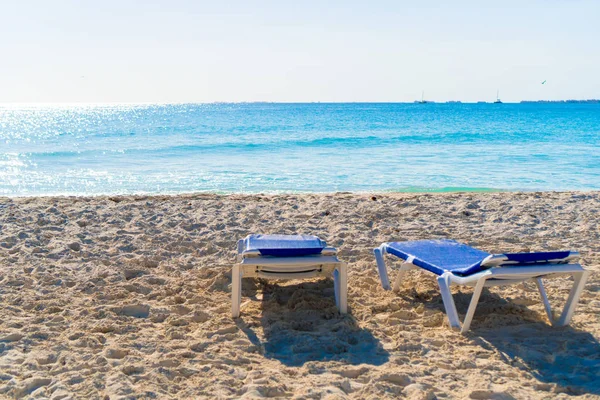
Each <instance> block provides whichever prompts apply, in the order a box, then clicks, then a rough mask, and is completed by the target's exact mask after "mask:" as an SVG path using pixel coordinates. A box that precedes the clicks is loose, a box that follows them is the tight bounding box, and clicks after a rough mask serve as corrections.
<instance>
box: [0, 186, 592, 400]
mask: <svg viewBox="0 0 600 400" xmlns="http://www.w3.org/2000/svg"><path fill="white" fill-rule="evenodd" d="M372 196H373V195H366V194H365V195H358V194H347V193H337V194H324V195H316V194H302V195H231V196H221V195H204V194H198V195H185V196H154V197H134V196H130V197H95V198H85V197H80V198H59V197H56V198H53V197H48V198H17V199H8V198H0V397H6V398H20V397H28V396H30V397H31V398H51V399H69V398H90V399H117V398H157V399H169V398H240V397H242V398H262V397H287V398H295V399H344V398H361V399H362V398H373V399H383V398H399V397H400V398H411V399H433V398H440V399H444V398H472V399H512V398H515V399H525V398H533V399H535V398H567V397H572V396H580V397H581V398H600V343H599V340H600V316H599V315H600V296H599V294H600V278H599V274H598V272H599V271H600V225H599V221H600V193H597V192H590V193H577V192H574V193H480V194H468V193H466V194H465V193H462V194H461V193H454V194H385V195H383V194H376V195H375V196H376V198H372ZM248 233H284V234H292V233H304V234H314V235H318V236H320V237H321V238H323V239H325V240H326V241H327V242H328V244H329V245H331V246H335V247H337V248H338V249H339V257H340V258H341V259H342V260H345V261H347V262H348V263H349V314H348V315H345V316H342V315H340V314H339V313H338V312H337V309H336V307H335V302H334V299H333V285H332V281H331V280H328V279H325V280H318V279H315V280H312V281H279V282H278V281H262V280H252V279H245V280H244V283H243V299H242V304H243V305H242V316H241V318H240V319H238V320H233V319H232V318H231V317H230V289H231V264H232V263H233V262H234V259H235V243H236V240H237V239H239V238H242V237H244V236H245V235H246V234H248ZM444 237H449V238H454V239H457V240H460V241H463V242H466V243H469V244H471V245H474V246H477V247H480V248H482V249H484V250H486V251H490V252H502V251H530V250H531V251H533V250H552V249H574V250H578V251H580V252H581V255H582V259H581V262H582V264H583V265H584V266H585V267H586V268H588V269H589V270H591V271H592V274H591V276H590V279H589V281H588V283H587V285H586V287H585V290H584V292H583V295H582V298H581V303H580V305H579V308H578V309H577V312H576V314H575V316H574V318H573V321H572V325H571V326H570V327H565V328H552V327H550V326H549V325H548V321H547V318H546V316H545V314H544V311H543V307H542V305H541V303H540V301H539V298H538V293H537V291H536V287H535V285H534V284H533V283H525V284H519V285H515V286H512V287H508V288H492V289H491V290H489V291H488V290H485V291H484V294H483V295H482V299H481V303H480V306H479V308H478V310H477V312H476V314H475V318H474V321H473V324H472V331H471V332H470V333H469V334H467V335H464V336H463V335H460V334H459V333H457V332H455V331H453V330H450V329H449V328H448V326H447V323H446V322H445V319H444V314H443V306H442V302H441V299H440V296H439V292H438V290H437V288H436V283H435V280H434V279H433V278H432V276H431V275H427V274H425V273H421V272H418V271H416V272H411V273H410V274H409V276H408V277H407V279H406V281H405V282H404V283H403V285H402V288H401V291H400V292H399V293H393V292H389V291H384V290H383V289H382V288H381V286H380V284H379V281H378V276H377V274H376V269H375V263H374V258H373V255H372V248H373V247H376V246H378V245H379V244H380V243H381V242H384V241H392V240H394V241H398V240H413V239H423V238H444ZM395 265H396V266H397V265H398V263H395ZM394 276H395V273H392V275H391V278H392V279H393V278H394ZM571 282H572V281H571V280H570V279H567V278H560V279H554V280H548V281H547V287H548V294H549V296H550V298H551V302H552V304H553V305H554V306H555V307H556V310H557V311H558V312H559V311H560V308H561V307H562V301H563V300H564V299H566V296H567V294H568V291H569V288H570V284H571ZM454 293H455V299H456V302H457V306H458V308H459V313H463V314H464V312H465V310H466V307H467V305H468V301H469V299H470V296H469V293H470V290H469V289H460V290H459V289H454Z"/></svg>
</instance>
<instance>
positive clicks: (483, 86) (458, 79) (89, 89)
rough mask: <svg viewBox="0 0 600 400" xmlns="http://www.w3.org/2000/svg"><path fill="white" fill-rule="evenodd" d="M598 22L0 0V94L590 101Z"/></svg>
mask: <svg viewBox="0 0 600 400" xmlns="http://www.w3.org/2000/svg"><path fill="white" fill-rule="evenodd" d="M484 3H485V4H484ZM598 21H600V1H597V0H589V1H586V0H544V1H542V0H529V1H523V0H519V1H513V0H502V1H485V2H484V1H470V0H454V1H419V2H416V1H414V0H413V1H403V0H390V1H384V0H380V1H378V0H372V1H362V0H361V1H355V0H345V1H342V0H330V1H316V0H305V1H287V0H278V1H252V0H245V1H244V0H229V1H210V2H208V1H202V0H144V1H142V0H102V1H97V0H93V1H92V0H53V1H47V0H19V1H15V0H0V102H2V103H29V102H33V103H79V102H82V103H111V102H123V103H140V102H141V103H148V102H159V103H165V102H176V103H179V102H242V101H273V102H316V101H321V102H354V101H365V102H405V101H413V100H416V99H420V98H421V96H422V93H423V92H424V97H425V99H426V100H432V101H448V100H460V101H493V100H495V98H496V93H497V90H499V95H500V98H501V99H502V100H503V101H506V102H510V101H520V100H523V99H526V100H537V99H543V100H558V99H588V98H600V74H599V72H598V71H600V23H599V22H598ZM544 80H546V83H545V84H543V85H542V84H541V82H543V81H544Z"/></svg>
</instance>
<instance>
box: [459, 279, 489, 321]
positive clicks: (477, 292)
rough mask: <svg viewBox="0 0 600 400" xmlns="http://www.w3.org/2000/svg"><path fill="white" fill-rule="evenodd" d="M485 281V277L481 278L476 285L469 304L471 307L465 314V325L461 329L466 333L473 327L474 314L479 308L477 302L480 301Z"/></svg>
mask: <svg viewBox="0 0 600 400" xmlns="http://www.w3.org/2000/svg"><path fill="white" fill-rule="evenodd" d="M485 281H486V280H485V279H480V280H478V281H477V284H476V285H475V290H474V291H473V297H471V303H470V304H469V309H468V310H467V315H465V320H464V322H463V326H462V329H461V330H460V333H465V332H466V331H468V330H469V328H470V327H471V321H472V320H473V315H475V309H476V308H477V304H478V303H479V296H481V291H482V290H483V286H484V285H485Z"/></svg>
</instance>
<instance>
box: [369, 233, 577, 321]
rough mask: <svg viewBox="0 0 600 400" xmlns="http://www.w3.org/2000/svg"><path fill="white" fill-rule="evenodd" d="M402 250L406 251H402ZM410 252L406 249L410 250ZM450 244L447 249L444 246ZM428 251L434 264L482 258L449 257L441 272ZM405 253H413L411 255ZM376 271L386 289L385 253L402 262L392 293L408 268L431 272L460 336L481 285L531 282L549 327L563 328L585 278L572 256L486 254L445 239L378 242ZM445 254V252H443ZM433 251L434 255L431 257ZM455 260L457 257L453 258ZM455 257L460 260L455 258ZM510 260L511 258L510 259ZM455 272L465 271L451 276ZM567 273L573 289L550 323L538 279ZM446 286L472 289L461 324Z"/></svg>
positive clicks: (388, 287) (441, 267) (544, 297)
mask: <svg viewBox="0 0 600 400" xmlns="http://www.w3.org/2000/svg"><path fill="white" fill-rule="evenodd" d="M403 245H404V247H405V248H406V247H408V249H405V248H404V249H403ZM411 245H412V246H413V247H412V250H411V247H410V246H411ZM447 246H451V247H449V248H445V247H447ZM452 247H462V249H453V248H452ZM428 249H429V250H431V251H432V252H433V253H434V257H433V258H434V259H436V260H435V261H440V260H443V258H444V254H448V255H449V256H456V254H453V253H456V252H457V251H458V252H460V251H462V250H466V252H470V253H471V254H469V257H467V259H466V260H465V261H467V263H468V262H470V261H473V260H476V259H477V257H478V256H484V257H483V258H482V259H481V260H480V261H479V262H475V263H472V264H471V265H469V266H468V267H467V268H457V267H456V265H458V264H459V262H460V261H461V260H457V259H456V258H454V259H453V260H452V261H453V264H454V265H453V268H451V269H445V268H444V263H443V261H440V262H438V263H437V264H439V266H438V265H437V264H436V263H435V262H433V263H432V262H430V261H428V260H427V252H428ZM411 251H412V252H414V253H416V254H415V255H413V254H411ZM373 252H374V254H375V259H376V262H377V269H378V272H379V277H380V280H381V284H382V286H383V288H384V289H386V290H390V289H391V287H390V283H389V279H388V274H387V269H386V265H385V259H384V255H385V254H391V255H394V256H396V257H399V258H400V259H402V260H403V263H402V265H401V266H400V270H399V271H398V275H397V277H396V280H395V282H394V287H393V290H394V291H398V290H399V288H400V283H401V281H402V279H403V277H404V276H405V274H406V272H407V271H410V270H412V269H424V270H427V271H429V272H432V273H434V274H436V275H438V277H437V282H438V285H439V288H440V292H441V296H442V301H443V303H444V308H445V310H446V315H447V316H448V321H449V323H450V326H451V327H452V328H453V329H459V330H460V332H461V333H465V332H467V331H468V330H469V328H470V326H471V321H472V320H473V315H474V314H475V309H476V308H477V304H478V302H479V297H480V295H481V291H482V290H483V288H484V287H490V286H503V285H511V284H515V283H519V282H523V281H534V282H535V283H536V285H537V288H538V291H539V293H540V296H541V298H542V302H543V303H544V309H545V311H546V314H547V316H548V319H549V320H550V323H551V324H552V325H554V326H565V325H568V324H569V323H570V321H571V318H572V316H573V313H574V312H575V308H576V307H577V304H578V302H579V298H580V296H581V292H582V290H583V287H584V285H585V282H586V280H587V277H588V275H589V272H588V271H586V270H585V269H584V268H583V267H582V266H581V265H580V264H576V263H573V261H575V260H576V259H577V258H578V257H579V253H577V252H568V251H567V252H553V253H517V254H495V255H492V254H488V253H485V252H481V251H480V250H477V249H473V248H472V247H469V246H466V245H463V244H460V243H457V242H454V241H450V240H428V241H415V242H392V243H383V244H382V245H381V246H379V247H378V248H376V249H374V251H373ZM444 252H445V253H444ZM435 253H437V254H435ZM552 254H553V256H552V257H558V258H554V259H545V260H543V262H539V261H538V262H535V261H528V262H523V260H521V261H515V260H514V258H515V257H516V258H519V257H521V258H522V259H529V260H533V259H535V258H536V256H538V257H537V258H540V257H541V258H543V256H539V255H552ZM459 256H460V254H459ZM459 258H460V257H459ZM511 258H513V260H511ZM456 271H460V272H465V273H460V274H459V273H457V272H456ZM564 275H571V276H572V277H573V279H574V283H573V287H572V288H571V291H570V293H569V296H568V298H567V301H566V303H565V306H564V309H563V311H562V314H561V316H560V318H559V319H558V321H555V320H554V317H553V315H552V309H551V306H550V303H549V301H548V296H547V295H546V291H545V289H544V285H543V279H546V278H552V277H556V276H564ZM451 285H466V286H474V287H475V289H474V292H473V297H472V298H471V302H470V304H469V307H468V309H467V313H466V315H465V318H464V321H463V322H462V323H461V322H460V319H459V317H458V313H457V311H456V305H455V304H454V299H453V297H452V293H451V291H450V286H451Z"/></svg>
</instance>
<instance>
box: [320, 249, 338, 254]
mask: <svg viewBox="0 0 600 400" xmlns="http://www.w3.org/2000/svg"><path fill="white" fill-rule="evenodd" d="M321 254H322V255H324V256H335V255H336V254H337V249H336V248H335V247H325V248H324V249H323V250H322V251H321Z"/></svg>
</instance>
